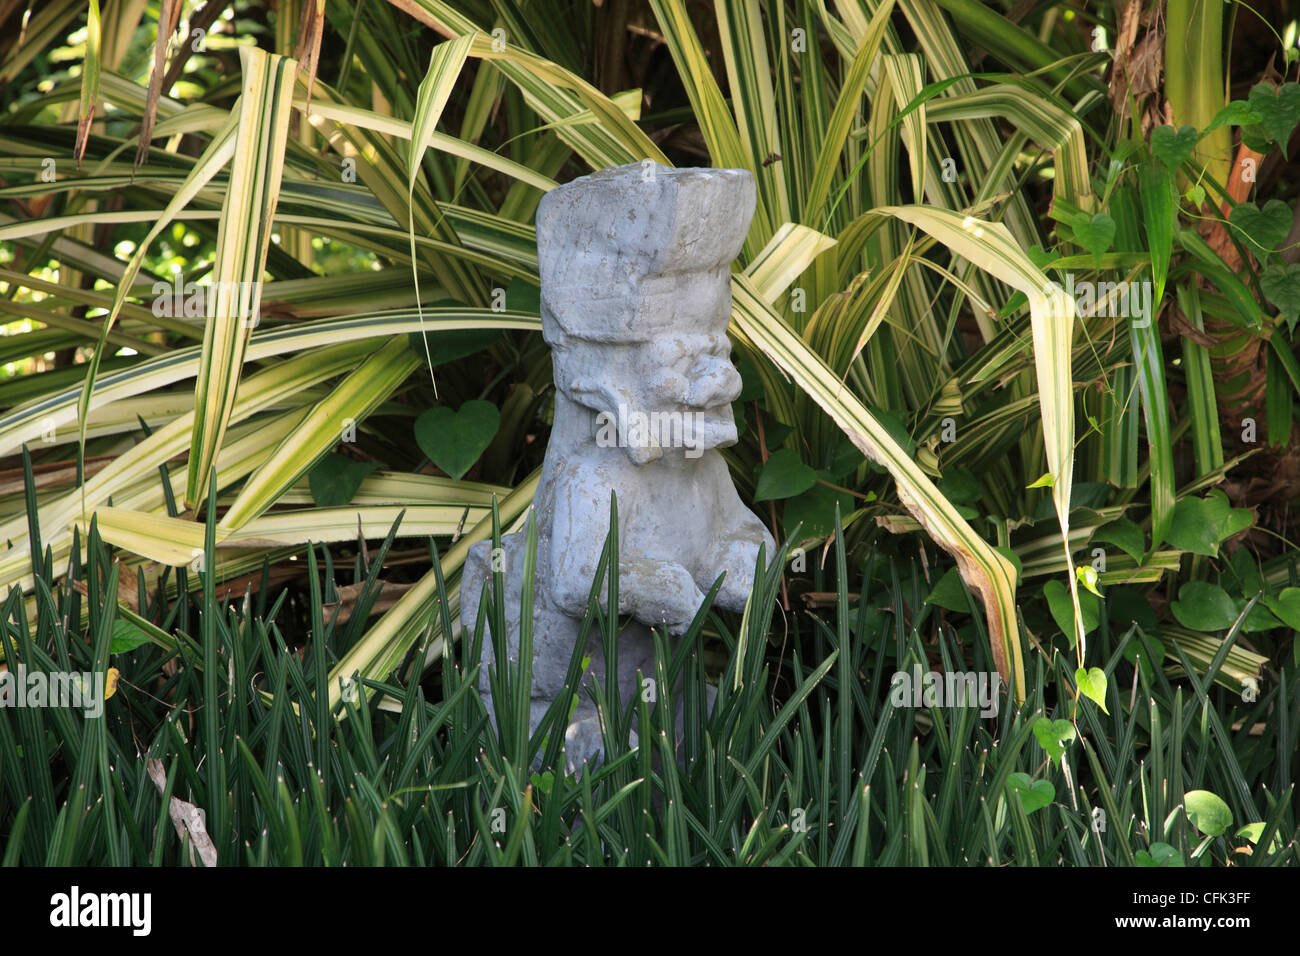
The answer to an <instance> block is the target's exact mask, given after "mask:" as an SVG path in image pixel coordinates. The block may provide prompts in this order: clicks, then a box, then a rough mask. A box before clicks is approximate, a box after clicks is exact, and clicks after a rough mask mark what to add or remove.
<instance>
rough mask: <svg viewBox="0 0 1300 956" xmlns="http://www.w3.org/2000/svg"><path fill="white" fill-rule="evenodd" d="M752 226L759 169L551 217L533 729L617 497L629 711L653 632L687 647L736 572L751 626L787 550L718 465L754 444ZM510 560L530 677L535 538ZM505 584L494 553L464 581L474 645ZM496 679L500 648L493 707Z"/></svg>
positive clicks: (600, 675) (542, 237)
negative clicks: (742, 438) (528, 589)
mask: <svg viewBox="0 0 1300 956" xmlns="http://www.w3.org/2000/svg"><path fill="white" fill-rule="evenodd" d="M753 214H754V181H753V177H752V176H751V175H750V173H749V172H748V171H745V170H738V169H669V168H665V167H663V166H658V165H656V164H654V163H651V162H649V161H646V162H643V163H634V164H631V165H627V166H620V167H616V168H613V169H606V170H602V171H600V172H597V173H594V174H592V175H590V176H584V177H582V178H580V179H575V180H574V181H572V182H570V183H568V184H567V185H564V186H561V187H559V188H557V189H554V190H552V191H551V192H550V193H548V194H547V195H546V196H545V197H544V198H543V199H542V201H541V204H540V206H539V207H538V210H537V259H538V267H539V272H540V276H541V286H542V289H541V313H542V334H543V336H544V338H545V339H546V342H547V343H548V344H549V345H550V347H551V350H552V358H553V362H554V372H555V387H556V395H555V423H554V427H553V430H552V432H551V438H550V443H549V445H548V446H547V449H546V458H545V461H544V463H543V466H542V475H541V480H540V484H539V485H538V489H537V494H536V498H535V499H534V507H535V509H536V510H535V519H536V520H537V522H538V524H537V542H538V546H537V564H536V567H537V570H536V575H535V577H534V628H533V672H532V694H533V697H532V705H531V726H530V730H531V731H535V730H536V728H537V725H538V723H539V722H540V721H541V719H542V717H543V715H544V714H545V713H546V710H547V708H548V707H549V706H550V704H551V702H552V701H553V700H554V699H555V698H556V697H557V696H559V695H560V694H561V693H562V692H563V689H564V680H565V676H566V672H567V670H568V666H569V660H570V657H571V656H572V653H573V648H574V644H575V642H576V641H577V639H578V630H579V624H580V622H581V619H582V616H583V614H584V612H585V610H586V606H587V599H588V596H589V594H590V593H591V586H592V582H593V580H594V578H595V574H596V567H597V564H598V563H599V560H600V555H601V551H602V550H603V548H604V544H605V538H606V535H607V534H608V532H609V515H610V494H611V492H613V493H615V494H616V495H617V501H618V520H619V551H620V558H619V565H618V570H619V594H618V612H619V613H620V614H624V615H631V616H632V618H633V620H632V622H631V623H630V624H629V625H627V626H625V627H624V628H623V629H622V630H621V631H620V633H619V645H618V669H619V689H620V694H621V696H622V700H623V702H624V704H626V703H627V702H628V701H630V700H632V699H634V698H637V697H639V696H640V694H641V685H640V684H639V683H638V681H637V672H638V670H639V671H640V672H641V674H642V675H644V676H649V677H653V675H654V673H655V669H654V644H653V641H652V638H651V632H650V628H652V627H659V626H662V627H664V628H665V629H666V630H667V631H668V633H669V634H670V635H680V634H681V633H683V632H684V631H685V630H686V629H687V628H688V627H689V625H690V622H691V620H692V619H693V618H694V616H695V614H696V612H697V611H698V610H699V608H700V605H701V603H702V602H703V599H704V594H705V592H707V591H708V589H709V588H710V587H712V586H713V582H714V581H715V580H716V579H717V576H718V575H719V573H721V572H724V571H725V572H726V578H725V580H724V582H723V585H722V588H721V590H720V592H719V594H718V597H717V601H716V603H717V604H718V605H719V606H721V607H724V608H727V609H730V610H735V611H739V610H742V609H743V608H744V605H745V601H746V600H747V598H748V596H749V591H750V589H751V587H752V584H753V577H754V566H755V561H756V558H757V554H758V548H759V545H760V544H764V543H765V544H766V546H767V550H766V554H767V558H768V560H771V556H772V554H773V551H774V542H773V540H772V536H771V535H770V534H769V533H768V531H767V529H766V528H764V526H763V524H762V522H761V521H760V520H759V519H758V518H757V517H756V516H755V515H754V514H753V513H752V512H750V511H749V510H747V509H746V508H745V506H744V505H743V504H742V503H741V501H740V498H739V496H738V495H737V494H736V489H735V486H734V485H733V484H732V482H731V476H730V475H729V474H728V472H727V465H726V463H725V462H724V461H723V459H722V456H721V455H719V454H718V452H717V451H716V449H717V448H722V447H726V446H728V445H732V444H735V442H736V437H737V436H736V424H735V420H734V419H733V417H732V413H731V402H733V401H734V400H735V399H736V398H737V396H738V395H739V394H740V388H741V382H740V375H739V374H738V373H737V372H736V370H735V368H734V367H733V366H732V365H731V360H730V352H731V345H730V343H729V341H728V339H727V325H728V321H729V319H730V314H731V282H730V273H731V270H730V266H731V262H732V260H733V259H734V258H735V257H736V254H737V253H738V252H739V251H740V247H741V244H742V243H743V242H744V238H745V233H746V231H747V229H748V227H749V221H750V218H751V217H752V216H753ZM501 544H502V551H503V552H504V554H503V555H498V556H497V559H498V564H497V568H498V569H500V570H503V572H504V579H505V583H506V595H505V607H506V616H507V621H506V629H507V631H508V632H509V633H508V646H509V650H510V654H511V656H512V664H517V655H518V653H519V615H520V600H521V584H522V574H523V567H524V555H525V553H526V548H527V536H526V534H524V533H523V532H519V533H516V534H513V535H506V536H505V537H504V538H503V539H502V543H501ZM502 562H504V563H503V564H502ZM492 572H493V555H492V544H491V542H490V541H485V542H480V543H479V544H476V545H475V546H474V547H472V548H471V549H470V552H469V556H468V558H467V559H466V563H465V570H464V574H463V578H462V585H461V602H460V606H461V615H462V618H461V619H462V622H463V626H464V628H465V629H466V631H470V632H472V629H473V627H474V624H475V621H476V619H477V614H478V607H479V602H480V596H481V592H482V586H483V582H484V581H485V580H488V581H490V579H491V576H492ZM606 591H607V588H606ZM607 598H608V594H607V593H605V594H603V595H602V607H603V608H604V609H605V610H608V603H607ZM590 641H591V643H590V646H589V648H588V652H587V653H588V654H589V656H590V658H591V664H590V667H589V668H588V670H587V674H586V677H585V678H584V688H585V686H587V685H589V684H590V683H591V682H592V681H599V682H602V685H603V682H604V680H605V674H604V654H603V651H602V649H601V647H600V635H599V633H598V630H597V629H593V630H592V636H591V639H590ZM493 663H494V662H493V649H492V641H491V638H490V635H489V634H487V633H485V636H484V642H483V670H482V677H481V684H480V687H481V690H482V692H483V694H484V698H485V700H487V698H488V676H487V674H488V667H489V666H492V665H493ZM578 698H579V703H578V706H577V707H576V709H575V710H574V711H573V714H572V717H571V719H570V723H569V726H568V728H567V731H566V734H565V762H566V766H567V768H568V770H569V772H575V771H577V770H579V769H580V768H581V767H582V765H583V764H584V763H586V762H587V761H589V760H592V759H598V758H599V755H600V753H601V750H602V737H601V728H600V723H599V719H598V717H597V714H596V708H595V705H594V703H593V702H592V700H591V698H590V695H589V693H588V692H587V691H586V690H585V689H579V691H578ZM487 702H488V704H489V709H490V704H491V702H490V700H488V701H487Z"/></svg>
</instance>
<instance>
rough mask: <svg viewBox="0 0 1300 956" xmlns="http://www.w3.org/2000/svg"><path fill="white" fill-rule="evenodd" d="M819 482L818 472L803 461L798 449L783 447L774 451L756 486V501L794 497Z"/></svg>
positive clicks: (759, 475) (760, 473)
mask: <svg viewBox="0 0 1300 956" xmlns="http://www.w3.org/2000/svg"><path fill="white" fill-rule="evenodd" d="M816 483H817V472H815V471H813V469H811V468H809V467H808V466H807V465H805V464H804V463H803V459H801V458H800V457H799V453H798V452H797V451H792V450H791V449H789V448H782V449H781V450H780V451H776V452H773V453H772V457H771V458H769V459H768V460H767V464H766V465H764V466H763V470H762V471H761V472H759V474H758V482H757V484H756V485H755V486H754V500H755V501H771V500H772V499H775V498H792V497H794V496H795V495H799V494H803V493H804V492H805V491H807V490H808V489H809V488H811V487H812V486H813V485H815V484H816Z"/></svg>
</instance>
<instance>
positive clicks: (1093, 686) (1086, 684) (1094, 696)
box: [1074, 667, 1110, 714]
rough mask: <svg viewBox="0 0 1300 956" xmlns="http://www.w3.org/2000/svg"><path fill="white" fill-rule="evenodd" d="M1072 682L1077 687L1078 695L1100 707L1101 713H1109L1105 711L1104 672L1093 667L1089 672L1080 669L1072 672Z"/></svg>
mask: <svg viewBox="0 0 1300 956" xmlns="http://www.w3.org/2000/svg"><path fill="white" fill-rule="evenodd" d="M1074 682H1075V683H1076V684H1078V685H1079V693H1081V694H1083V696H1084V697H1087V698H1088V699H1089V700H1091V701H1092V702H1093V703H1095V704H1096V705H1097V706H1098V707H1100V708H1101V709H1102V712H1103V713H1107V714H1109V713H1110V711H1109V710H1106V672H1105V671H1103V670H1102V669H1101V668H1100V667H1094V668H1091V669H1090V670H1085V669H1084V668H1082V667H1080V668H1079V669H1078V670H1077V671H1075V672H1074Z"/></svg>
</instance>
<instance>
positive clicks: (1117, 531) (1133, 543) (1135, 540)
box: [1092, 518, 1146, 561]
mask: <svg viewBox="0 0 1300 956" xmlns="http://www.w3.org/2000/svg"><path fill="white" fill-rule="evenodd" d="M1092 540H1093V542H1094V543H1096V542H1098V541H1100V542H1103V543H1105V544H1113V545H1115V547H1117V548H1119V549H1120V550H1121V551H1123V552H1124V553H1125V554H1127V555H1128V556H1129V557H1130V558H1132V559H1133V560H1134V561H1140V560H1142V554H1143V552H1144V551H1145V550H1146V545H1145V538H1144V537H1143V535H1142V529H1141V528H1139V527H1138V525H1137V522H1135V521H1132V520H1130V519H1129V518H1116V519H1115V520H1114V521H1112V522H1111V523H1110V524H1108V525H1103V526H1102V527H1101V528H1099V529H1097V532H1096V533H1095V534H1094V535H1093V536H1092Z"/></svg>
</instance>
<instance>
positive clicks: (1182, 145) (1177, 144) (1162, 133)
mask: <svg viewBox="0 0 1300 956" xmlns="http://www.w3.org/2000/svg"><path fill="white" fill-rule="evenodd" d="M1200 138H1201V135H1200V134H1199V133H1198V132H1196V130H1194V129H1193V128H1192V127H1190V126H1184V127H1183V128H1182V129H1174V128H1173V127H1172V126H1157V127H1156V128H1155V129H1153V130H1152V131H1151V155H1152V156H1154V157H1155V158H1156V159H1158V160H1160V161H1161V162H1162V163H1164V164H1165V165H1166V166H1168V167H1169V168H1170V169H1172V170H1177V169H1178V167H1179V166H1181V165H1183V163H1185V162H1187V161H1188V160H1189V159H1191V158H1192V153H1193V152H1195V150H1196V143H1197V141H1199V140H1200Z"/></svg>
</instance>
